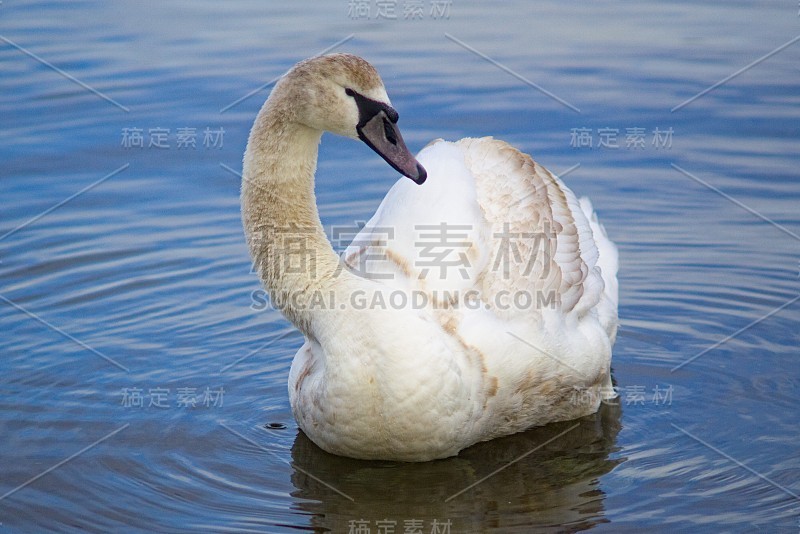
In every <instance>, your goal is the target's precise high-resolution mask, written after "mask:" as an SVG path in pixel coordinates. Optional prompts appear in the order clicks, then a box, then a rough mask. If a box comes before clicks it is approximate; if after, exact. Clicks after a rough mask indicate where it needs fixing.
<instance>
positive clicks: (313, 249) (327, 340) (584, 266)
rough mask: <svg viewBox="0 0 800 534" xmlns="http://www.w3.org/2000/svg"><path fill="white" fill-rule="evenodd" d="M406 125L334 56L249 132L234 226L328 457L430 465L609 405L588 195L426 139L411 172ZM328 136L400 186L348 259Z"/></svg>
mask: <svg viewBox="0 0 800 534" xmlns="http://www.w3.org/2000/svg"><path fill="white" fill-rule="evenodd" d="M397 119H398V116H397V112H396V111H395V110H394V109H393V108H392V107H391V104H390V103H389V98H388V96H387V95H386V91H385V89H384V86H383V83H382V82H381V79H380V77H379V76H378V74H377V72H376V71H375V69H374V68H373V67H372V66H371V65H370V64H369V63H367V62H366V61H365V60H363V59H361V58H358V57H356V56H352V55H347V54H332V55H328V56H322V57H315V58H312V59H308V60H306V61H303V62H300V63H298V64H297V65H296V66H295V67H293V68H292V69H291V70H290V71H289V72H288V73H287V74H286V75H285V76H284V77H283V78H282V79H281V80H280V81H279V82H278V83H277V84H276V86H275V88H274V89H273V91H272V93H271V95H270V96H269V99H268V100H267V102H266V103H265V104H264V107H263V108H262V109H261V111H260V113H259V114H258V117H257V119H256V121H255V123H254V125H253V129H252V131H251V133H250V138H249V141H248V144H247V150H246V152H245V156H244V172H243V177H244V179H243V182H242V219H243V224H244V228H245V233H246V237H247V241H248V246H249V248H250V252H251V254H252V256H253V258H254V260H255V265H256V266H257V268H258V271H259V274H260V276H261V278H262V281H263V283H264V285H265V287H266V289H267V290H268V292H269V293H270V296H271V298H272V300H273V302H274V303H277V304H278V305H279V306H281V309H282V311H283V313H284V314H285V315H286V317H287V318H288V319H289V320H291V321H292V323H294V325H295V326H296V327H297V328H298V329H300V330H301V331H302V332H303V334H304V335H305V338H306V343H305V344H304V345H303V346H302V347H301V348H300V350H299V351H298V353H297V355H296V356H295V358H294V361H293V363H292V368H291V371H290V373H289V399H290V402H291V406H292V411H293V413H294V416H295V418H296V419H297V422H298V424H299V425H300V428H301V429H302V430H303V431H304V432H305V433H306V434H307V435H308V436H309V437H310V438H311V440H313V441H314V442H315V443H316V444H317V445H319V446H320V447H321V448H323V449H325V450H326V451H329V452H332V453H335V454H340V455H344V456H351V457H355V458H365V459H391V460H404V461H424V460H431V459H435V458H444V457H447V456H451V455H455V454H457V453H458V452H459V451H460V450H461V449H463V448H465V447H468V446H469V445H472V444H474V443H476V442H478V441H483V440H488V439H492V438H494V437H498V436H502V435H506V434H511V433H514V432H519V431H522V430H524V429H526V428H529V427H531V426H534V425H542V424H545V423H548V422H552V421H561V420H568V419H573V418H576V417H580V416H584V415H587V414H590V413H593V412H594V411H596V410H597V408H598V406H599V403H600V401H601V400H602V399H603V398H607V397H612V396H614V394H613V390H612V388H611V380H610V363H611V346H612V345H613V343H614V338H615V335H616V327H617V281H616V271H617V252H616V248H615V246H614V244H613V243H612V242H611V241H609V239H608V238H607V237H606V233H605V231H604V230H603V228H602V226H600V224H599V223H598V222H597V218H596V217H595V215H594V213H593V211H592V207H591V204H590V203H589V201H588V200H587V199H581V200H580V201H578V200H576V198H575V196H574V195H573V193H572V192H571V191H570V190H569V189H568V188H567V187H566V186H565V185H564V184H563V183H562V182H561V180H559V179H558V178H557V177H555V176H554V175H553V174H551V173H550V172H549V171H548V170H547V169H545V168H544V167H542V166H541V165H539V164H538V163H535V162H534V161H533V160H532V159H531V158H530V157H529V156H527V155H524V154H522V153H520V152H519V151H517V150H516V149H514V148H512V147H511V146H510V145H508V144H506V143H504V142H502V141H497V140H494V139H491V138H483V139H462V140H461V141H458V142H456V143H447V142H444V141H441V140H437V141H434V142H432V143H431V144H429V145H428V146H427V147H426V148H425V149H424V150H422V152H421V153H420V154H419V162H420V163H418V162H417V160H416V159H415V158H414V157H413V156H412V155H411V154H410V153H409V151H408V150H407V149H406V146H405V144H404V142H403V139H402V137H401V136H400V133H399V131H398V129H397V124H396V123H397ZM323 131H330V132H333V133H336V134H339V135H344V136H347V137H351V138H355V139H359V138H360V139H361V140H362V141H364V142H365V143H366V144H367V145H369V146H370V147H371V148H372V149H374V150H375V151H376V152H377V153H378V154H380V155H381V156H382V157H383V158H384V159H385V160H386V161H387V162H388V163H389V164H391V165H392V166H393V167H394V168H395V169H396V170H398V171H399V172H401V173H402V174H404V175H405V176H407V177H409V178H411V180H405V179H404V178H401V179H400V181H398V182H397V183H396V184H395V185H394V187H393V188H392V189H391V190H390V191H389V193H388V194H387V195H386V198H385V199H384V201H383V203H382V204H381V206H380V208H378V211H377V213H376V214H375V216H374V217H373V218H372V220H371V221H370V222H369V223H368V224H367V226H366V227H365V228H363V230H362V231H361V232H360V233H359V235H358V236H357V237H356V238H355V239H354V240H353V244H352V245H351V246H350V248H349V249H348V250H347V252H346V255H345V258H344V260H345V262H346V265H344V263H343V261H342V258H340V257H339V256H337V254H336V253H335V252H334V250H333V249H332V247H331V245H330V243H329V241H328V239H327V237H326V235H325V232H324V231H323V228H322V225H321V223H320V220H319V215H318V212H317V208H316V202H315V197H314V173H315V170H316V162H317V151H318V150H317V145H318V143H319V142H320V138H321V135H322V132H323ZM426 169H427V172H426ZM426 177H427V181H426ZM414 182H416V183H414ZM423 182H425V183H424V185H420V184H423ZM342 186H343V187H351V186H352V184H342ZM404 299H405V300H404Z"/></svg>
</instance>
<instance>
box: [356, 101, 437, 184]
mask: <svg viewBox="0 0 800 534" xmlns="http://www.w3.org/2000/svg"><path fill="white" fill-rule="evenodd" d="M347 94H348V95H349V96H352V97H353V98H354V99H355V101H356V105H357V106H358V114H359V121H358V125H357V126H356V132H358V138H359V139H361V140H362V141H364V142H365V143H366V144H367V146H369V147H370V148H371V149H372V150H374V151H375V152H377V153H378V155H379V156H380V157H382V158H383V159H385V160H386V163H388V164H389V165H391V166H392V167H394V169H395V170H396V171H397V172H399V173H401V174H403V176H408V177H409V178H411V179H412V180H414V182H415V183H417V184H422V183H423V182H424V181H425V179H426V178H427V177H428V173H427V171H426V170H425V168H424V167H423V166H422V165H420V164H419V162H418V161H417V158H415V157H414V156H413V155H412V154H411V152H409V151H408V148H407V147H406V144H405V142H404V141H403V136H402V135H400V130H398V129H397V119H398V115H397V112H396V111H395V110H394V108H392V107H391V106H389V105H387V104H384V103H383V102H378V101H376V100H372V99H370V98H366V97H365V96H363V95H361V94H359V93H356V92H355V91H352V90H350V89H348V90H347Z"/></svg>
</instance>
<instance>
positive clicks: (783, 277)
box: [0, 0, 800, 533]
mask: <svg viewBox="0 0 800 534" xmlns="http://www.w3.org/2000/svg"><path fill="white" fill-rule="evenodd" d="M356 4H365V5H366V6H367V8H369V12H368V13H362V12H360V11H358V9H357V6H356ZM378 4H379V3H378V2H374V1H370V2H363V3H362V2H349V1H347V2H345V1H337V2H326V3H324V5H322V4H321V3H312V2H291V3H289V2H285V3H283V2H281V3H278V2H269V3H267V2H247V1H230V2H210V1H206V2H169V3H167V2H128V3H111V2H80V3H77V2H76V3H72V2H71V3H65V2H64V3H62V2H17V1H14V0H4V1H3V2H2V3H0V37H1V38H2V39H0V66H1V70H2V75H0V161H1V162H2V164H1V165H0V195H2V199H3V201H2V205H3V209H2V212H0V329H1V330H2V332H3V334H2V336H1V337H0V354H2V357H1V358H2V359H0V439H2V442H0V532H42V531H59V532H64V531H91V532H110V531H161V532H199V531H219V532H297V531H316V532H327V531H333V532H348V531H355V529H356V528H362V529H363V528H368V529H369V531H371V532H381V531H382V530H380V529H383V531H390V530H388V529H389V527H391V526H394V530H395V531H396V532H404V529H405V530H407V531H409V532H415V531H417V530H416V529H417V527H419V531H421V532H425V533H428V532H431V531H432V530H433V531H435V530H434V529H439V530H440V531H444V530H442V529H445V528H448V529H449V531H450V532H514V531H517V532H531V531H534V530H542V531H550V532H573V531H580V530H587V529H595V530H598V531H608V532H620V531H623V532H624V531H639V530H642V529H653V530H661V531H676V530H680V531H689V530H690V529H691V531H704V532H721V531H726V532H737V531H752V530H755V529H759V528H760V529H764V530H767V531H781V532H798V531H800V497H798V495H800V441H798V438H797V437H798V427H799V426H800V410H798V405H799V404H800V365H799V364H800V362H799V361H798V359H799V358H798V350H797V347H798V342H799V341H800V334H799V332H800V329H798V320H800V302H797V301H794V300H793V299H796V298H797V297H798V295H800V209H798V207H799V206H800V183H799V182H798V179H800V171H799V170H798V169H800V68H798V65H800V42H794V43H791V44H789V45H788V46H786V47H785V48H784V49H782V50H780V51H778V52H776V53H774V54H772V55H770V56H769V57H767V58H765V59H763V60H762V61H760V62H758V63H757V64H755V65H753V66H752V67H751V68H749V69H747V70H745V71H744V72H742V73H741V74H739V75H737V76H735V77H733V78H732V79H730V80H728V81H726V82H725V83H723V84H721V85H719V86H718V87H716V88H714V89H713V90H710V91H708V92H707V93H705V94H703V95H702V96H700V97H699V98H697V99H696V100H693V101H691V102H690V103H688V104H687V105H685V106H683V107H681V108H680V109H676V110H674V111H671V110H673V108H675V107H676V106H680V105H681V104H682V103H683V102H685V101H686V100H687V99H690V98H692V97H693V96H694V95H697V94H698V93H700V92H702V91H704V90H705V89H706V88H708V87H710V86H712V85H713V84H715V83H716V82H719V81H721V80H724V79H726V78H728V77H729V76H730V75H732V74H734V73H736V72H737V71H739V70H740V69H742V68H744V67H746V66H748V65H749V64H751V63H753V62H756V60H759V59H760V58H762V56H765V55H767V54H770V53H771V52H772V51H774V50H775V49H777V48H779V47H780V46H782V45H784V44H786V43H789V42H790V41H792V39H794V38H796V37H797V36H798V35H800V17H798V6H797V4H796V3H794V4H793V3H791V2H770V3H764V2H761V3H757V4H756V3H753V4H752V5H751V4H750V3H725V4H720V3H717V2H710V1H695V2H665V1H659V2H654V1H649V2H600V3H597V2H595V3H580V4H564V3H562V2H536V3H532V2H531V3H528V2H522V1H513V2H503V3H502V7H499V5H494V4H489V3H478V2H474V3H472V2H465V1H460V0H453V1H452V2H443V3H437V2H434V1H433V0H425V1H424V2H421V5H422V12H421V14H419V13H417V14H416V15H417V16H416V17H409V18H405V17H404V15H405V14H407V13H406V9H411V8H413V7H414V6H413V5H411V4H414V3H413V2H404V1H399V2H388V4H389V5H390V6H391V5H393V6H394V14H395V17H396V18H395V19H391V18H387V16H391V12H388V13H386V12H383V13H378V10H379V6H378ZM408 14H413V11H411V12H409V13H408ZM379 15H380V16H379ZM342 40H346V42H344V43H342V44H340V45H339V46H338V47H337V50H342V51H348V52H352V53H356V54H359V55H362V56H364V57H366V58H368V59H369V60H370V61H371V62H372V63H373V64H375V65H376V66H377V68H378V69H379V71H380V72H381V73H382V76H383V78H384V81H385V83H386V85H387V88H388V91H389V94H390V96H391V97H392V101H393V104H394V105H395V107H396V108H397V109H398V110H399V111H400V115H401V126H402V128H403V134H404V136H405V139H406V142H407V144H408V145H409V146H410V147H411V148H412V150H419V149H420V148H421V147H422V146H424V144H426V143H427V142H428V141H429V140H430V139H432V138H436V137H444V138H447V139H457V138H460V137H465V136H481V135H494V136H495V137H498V138H502V139H505V140H507V141H509V142H511V143H513V144H515V145H516V146H518V147H519V148H521V149H522V150H524V151H526V152H529V153H531V154H532V155H533V156H534V158H535V159H537V160H538V161H540V162H541V163H542V164H544V165H546V166H547V167H548V168H550V169H551V170H553V171H554V172H557V173H564V174H565V176H564V179H565V181H566V182H567V183H568V184H569V185H570V186H571V187H572V188H573V189H574V190H575V191H576V192H577V193H578V194H579V195H588V196H589V197H590V198H591V199H592V201H593V202H594V205H595V208H596V209H597V211H598V212H599V214H600V217H601V219H602V221H603V222H604V224H605V226H606V228H607V230H608V233H609V235H610V236H611V237H612V239H614V240H615V241H616V243H617V244H618V245H619V248H620V261H621V270H620V274H619V280H620V298H621V304H620V316H621V321H622V326H621V331H620V336H619V339H618V341H617V344H616V346H615V349H614V360H613V374H614V379H615V382H616V384H617V386H618V388H619V392H620V399H619V402H618V403H617V405H605V406H603V407H602V409H601V411H600V412H599V413H598V414H597V415H595V416H592V417H587V418H585V419H582V420H580V421H578V423H579V427H577V428H575V429H571V430H570V427H571V426H572V425H573V424H574V423H570V422H567V423H560V424H554V425H550V426H548V427H544V428H538V429H533V430H530V431H528V432H526V433H523V434H519V435H516V436H512V437H509V438H506V439H500V440H496V441H493V442H490V443H484V444H480V445H477V446H475V447H473V448H471V449H468V450H466V451H464V452H463V453H462V454H461V455H459V456H458V457H455V458H451V459H448V460H443V461H437V462H432V463H427V464H421V465H404V464H398V463H380V462H361V461H355V460H348V459H344V458H338V457H334V456H331V455H329V454H326V453H324V452H322V451H321V450H319V449H318V448H316V446H314V445H313V444H311V443H310V442H309V441H308V440H307V439H306V438H305V437H304V436H303V435H302V434H300V433H299V432H298V429H297V426H296V424H295V422H294V420H293V419H292V416H291V413H290V411H289V406H288V399H287V393H286V379H287V373H288V369H289V365H290V361H291V358H292V356H293V354H294V352H295V351H296V349H297V348H298V347H299V345H300V344H301V337H300V335H299V334H297V333H296V332H294V330H293V329H292V328H291V325H289V324H288V323H287V322H286V321H285V320H283V319H282V317H281V316H280V314H279V313H278V312H276V311H274V310H270V309H265V310H259V309H255V308H258V306H257V304H258V302H257V301H254V300H253V292H254V291H258V290H259V282H258V280H257V278H256V276H255V275H254V274H252V273H251V269H250V260H249V257H248V254H247V251H246V248H245V244H244V238H243V234H242V229H241V223H240V218H239V199H238V190H239V178H238V177H237V176H236V172H238V171H239V170H240V169H241V157H242V153H243V151H244V147H245V142H246V139H247V134H248V132H249V128H250V125H251V124H252V121H253V119H254V118H255V115H256V113H257V111H258V109H259V107H260V106H261V104H262V103H263V101H264V99H265V98H266V96H267V95H268V92H269V87H263V86H264V85H265V84H267V83H268V82H269V81H271V80H273V79H274V78H275V77H277V76H279V75H280V74H281V73H283V72H284V71H285V70H286V69H287V68H289V67H290V66H291V65H292V64H294V63H295V62H296V61H298V60H300V59H302V58H305V57H308V56H311V55H314V54H317V53H319V52H321V51H322V50H324V49H326V48H328V47H330V46H331V45H334V44H336V43H337V42H339V41H342ZM466 47H470V48H472V49H474V50H475V51H477V52H479V53H480V54H483V55H485V56H487V57H489V58H491V59H492V60H494V61H496V62H498V63H499V64H500V65H499V66H498V65H496V64H493V63H491V62H489V61H487V60H486V59H484V58H482V57H479V55H476V53H474V52H473V51H470V50H468V49H467V48H466ZM504 68H505V69H508V70H510V71H513V73H515V74H516V76H515V75H514V74H512V73H509V72H508V71H507V70H503V69H504ZM56 69H60V72H59V71H57V70H56ZM520 78H524V79H525V80H527V81H525V80H521V79H520ZM79 82H80V83H79ZM529 82H530V83H529ZM537 86H538V88H537ZM259 88H261V89H260V90H258V89H259ZM540 89H541V90H540ZM543 91H547V92H549V93H550V94H551V95H552V97H551V96H548V95H547V94H545V93H544V92H543ZM98 93H100V94H98ZM250 93H253V94H252V95H251V96H249V97H247V98H243V97H245V96H246V95H248V94H250ZM234 103H235V105H232V104H234ZM223 109H224V112H221V110H223ZM576 109H577V110H579V111H576ZM134 129H139V130H140V131H139V132H138V133H139V134H140V135H141V141H142V145H143V146H141V147H138V146H136V144H135V143H133V146H131V141H130V139H131V137H130V136H131V135H132V134H133V135H134V139H135V138H136V130H134ZM207 129H208V134H206V130H207ZM656 129H658V131H659V132H660V133H659V134H655V133H654V132H655V130H656ZM668 132H669V133H668ZM192 139H193V140H194V146H192V144H191V141H192ZM654 139H655V142H654ZM589 140H590V141H591V143H592V146H591V147H589V146H585V145H583V144H582V143H587V142H588V141H589ZM151 145H152V146H151ZM157 145H162V146H164V148H159V146H157ZM576 166H577V167H576ZM676 166H677V167H676ZM565 171H569V172H568V173H567V172H565ZM111 173H115V174H113V175H112V176H109V174H111ZM395 178H396V174H395V173H394V172H393V171H392V170H391V169H390V168H389V167H388V166H386V165H385V164H384V163H383V162H382V161H381V160H380V158H378V157H376V156H375V155H374V154H373V153H372V152H370V151H369V150H368V149H367V148H366V147H364V146H362V145H359V144H358V143H354V142H352V141H349V140H343V139H338V138H334V137H332V136H325V137H324V138H323V144H322V147H321V152H320V164H319V171H318V175H317V194H318V201H319V205H320V211H321V215H322V218H323V222H324V223H325V225H326V226H328V227H330V226H333V225H353V224H354V222H355V221H360V220H362V221H363V220H366V219H368V218H369V217H370V216H371V214H372V213H373V212H374V210H375V208H376V207H377V205H378V204H379V202H380V200H381V198H382V197H383V195H384V194H385V192H386V191H387V190H388V188H389V187H390V186H391V184H392V183H393V180H395ZM695 357H696V358H695ZM692 358H695V359H693V360H691V361H689V360H690V359H692ZM687 361H689V362H688V363H686V362H687ZM273 427H274V428H273ZM565 431H566V433H564V432H565ZM562 433H563V435H560V434H562ZM545 443H546V444H545ZM543 444H545V445H543ZM523 455H524V457H523V458H522V459H519V458H520V457H521V456H523ZM514 460H518V461H516V462H514V463H511V462H512V461H514ZM509 464H510V465H509ZM501 468H504V469H502V470H500V471H498V472H497V473H496V474H493V475H492V476H490V477H488V478H485V477H487V476H488V475H490V474H492V473H494V472H495V471H497V470H499V469H501ZM484 478H485V480H482V479H484ZM479 481H480V482H479ZM478 482H479V483H478ZM476 483H477V484H476ZM467 488H469V489H467ZM463 490H466V491H463ZM459 492H460V493H459ZM384 520H386V521H387V522H386V523H381V521H384ZM361 532H367V530H362V531H361Z"/></svg>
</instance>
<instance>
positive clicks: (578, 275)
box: [345, 138, 617, 334]
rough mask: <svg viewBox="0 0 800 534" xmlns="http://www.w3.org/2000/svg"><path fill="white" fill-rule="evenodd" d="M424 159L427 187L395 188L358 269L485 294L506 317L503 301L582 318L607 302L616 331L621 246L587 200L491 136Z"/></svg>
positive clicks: (436, 290)
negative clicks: (516, 300)
mask: <svg viewBox="0 0 800 534" xmlns="http://www.w3.org/2000/svg"><path fill="white" fill-rule="evenodd" d="M418 159H419V161H420V162H421V163H422V165H423V166H425V168H426V169H427V170H428V176H429V178H428V181H427V182H426V183H425V184H424V185H423V186H421V187H420V186H417V185H416V184H414V183H412V182H411V181H410V180H405V179H401V180H400V181H399V182H398V183H397V184H395V186H394V187H393V188H392V189H391V190H390V192H389V193H388V194H387V196H386V198H385V199H384V201H383V203H382V204H381V206H380V207H379V209H378V210H377V212H376V213H375V216H374V217H373V218H372V220H370V221H369V223H368V224H367V225H366V226H365V227H364V229H363V230H362V232H361V233H360V234H359V235H358V236H357V237H356V239H354V241H353V244H352V245H351V246H350V247H349V248H348V250H347V251H346V252H345V261H346V262H347V264H348V265H350V266H351V268H353V269H354V270H356V271H358V272H361V273H362V274H364V275H365V276H368V277H372V278H374V279H376V280H379V281H381V282H383V283H386V284H389V285H392V286H395V287H397V288H402V289H405V290H408V289H415V290H420V291H425V292H427V293H428V294H429V295H431V296H432V298H433V299H434V300H436V301H442V300H448V299H450V300H452V299H456V300H459V299H463V298H464V297H465V296H466V295H467V294H468V293H470V292H472V294H479V295H480V299H481V300H482V301H483V303H485V304H486V305H488V306H489V307H490V308H491V309H494V311H495V313H496V314H498V315H499V316H501V317H503V318H506V319H513V318H514V314H515V313H517V314H518V311H517V310H516V309H515V307H514V306H511V307H510V308H511V309H505V310H504V309H502V306H498V304H500V302H499V300H501V297H502V298H504V299H505V301H504V302H505V303H506V304H508V303H509V302H510V300H509V299H511V300H513V299H514V298H519V299H520V302H522V301H525V302H527V301H528V299H532V300H531V301H532V302H533V306H530V305H529V306H528V309H530V310H531V311H532V312H533V313H535V312H536V311H537V310H538V311H541V309H542V308H547V309H555V310H557V311H558V312H559V313H560V314H570V315H575V316H577V317H581V316H584V315H586V314H587V313H589V312H590V311H591V310H593V309H595V308H596V307H597V306H598V304H600V303H601V300H604V301H605V304H604V305H601V307H602V308H603V314H601V315H602V316H603V319H602V320H601V323H605V324H604V327H606V326H607V328H606V331H607V332H609V334H610V328H611V325H612V324H613V325H616V267H617V260H616V249H615V247H614V245H613V244H612V243H611V242H610V241H609V240H608V238H607V237H606V236H605V232H604V231H603V230H602V227H601V226H600V225H599V223H598V222H597V219H596V217H595V216H594V214H593V212H592V211H591V204H589V203H588V201H585V203H584V204H583V205H582V204H581V203H579V201H578V200H577V199H576V198H575V195H574V194H573V193H572V191H570V190H569V189H568V188H567V187H566V186H565V185H564V184H563V183H562V182H561V180H559V179H558V178H557V177H556V176H554V175H553V174H552V173H550V172H549V171H548V170H547V169H545V168H544V167H542V166H541V165H539V164H538V163H536V162H534V161H533V160H532V159H531V158H530V157H529V156H527V155H525V154H523V153H521V152H520V151H518V150H516V149H515V148H513V147H511V146H510V145H508V144H507V143H505V142H502V141H497V140H494V139H492V138H481V139H463V140H461V141H459V142H457V143H447V142H443V141H438V142H434V143H432V144H431V145H429V146H428V147H426V148H425V149H424V150H423V151H422V152H421V153H420V154H419V158H418ZM596 234H598V235H597V236H596ZM612 282H613V284H612ZM612 310H613V314H612ZM593 313H597V312H593ZM612 315H613V319H612V317H611V316H612ZM614 328H615V327H614Z"/></svg>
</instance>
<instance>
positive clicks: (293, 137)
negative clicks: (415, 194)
mask: <svg viewBox="0 0 800 534" xmlns="http://www.w3.org/2000/svg"><path fill="white" fill-rule="evenodd" d="M280 102H281V101H280V100H278V101H273V99H272V98H270V100H268V101H267V103H266V104H265V105H264V107H263V109H262V110H261V112H260V113H259V115H258V118H257V119H256V122H255V124H254V125H253V129H252V131H251V132H250V138H249V140H248V143H247V151H246V152H245V158H244V168H243V174H242V177H243V181H242V199H241V200H242V219H243V223H244V228H245V234H246V236H247V241H248V246H249V248H250V254H251V257H252V258H253V261H254V266H255V268H256V269H257V271H258V273H259V275H260V276H261V279H262V281H263V283H264V286H265V287H266V289H267V291H268V292H269V294H270V297H271V299H272V302H273V305H277V306H279V307H280V308H281V309H282V311H283V312H284V314H285V315H286V316H287V317H288V318H289V320H291V321H292V322H293V323H294V324H295V326H297V327H298V328H299V329H300V330H301V331H303V333H305V334H306V335H308V334H309V333H310V329H311V322H312V314H311V310H310V309H309V308H310V306H309V303H310V302H311V300H312V299H313V298H314V297H315V293H317V298H319V296H320V295H324V294H325V293H326V292H328V291H330V290H331V289H332V287H333V283H334V278H335V277H336V276H337V275H340V274H341V273H340V271H341V269H340V267H339V257H338V256H337V255H336V253H335V252H334V250H333V248H332V247H331V244H330V242H329V241H328V238H327V237H326V235H325V231H324V229H323V227H322V223H321V222H320V218H319V213H318V211H317V205H316V198H315V195H314V173H315V171H316V167H317V154H318V145H319V142H320V137H321V136H322V132H321V131H319V130H315V129H313V128H309V127H308V126H305V125H302V124H299V123H297V122H294V121H292V120H290V119H289V118H288V117H289V116H290V113H289V111H290V110H289V109H287V108H286V107H285V106H281V105H280Z"/></svg>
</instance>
